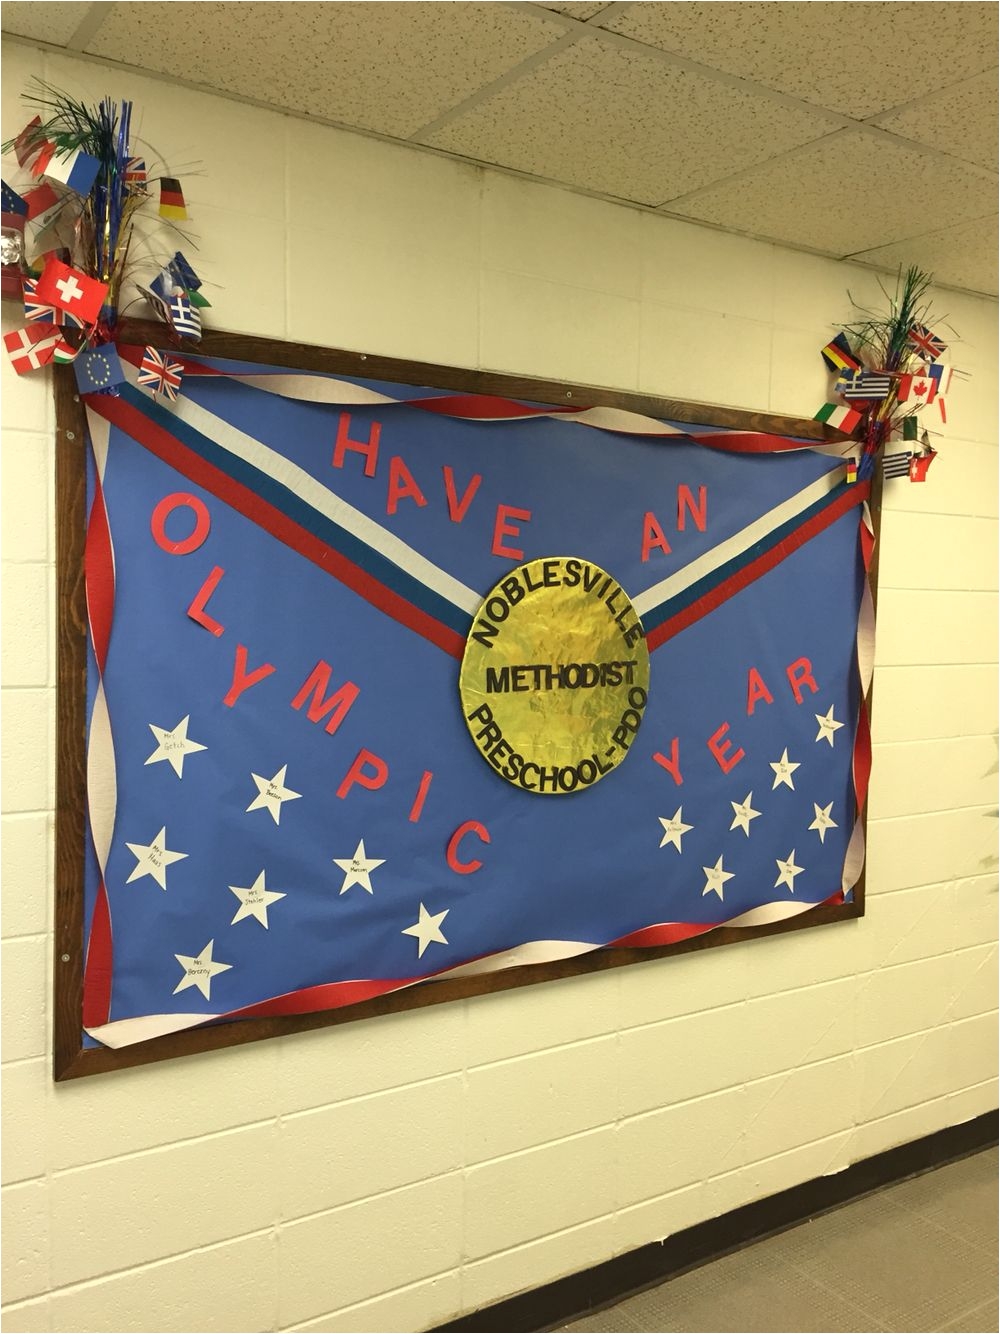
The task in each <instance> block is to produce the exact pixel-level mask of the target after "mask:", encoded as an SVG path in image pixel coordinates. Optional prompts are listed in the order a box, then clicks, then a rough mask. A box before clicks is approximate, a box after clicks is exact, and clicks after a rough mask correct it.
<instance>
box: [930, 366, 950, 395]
mask: <svg viewBox="0 0 1000 1334" xmlns="http://www.w3.org/2000/svg"><path fill="white" fill-rule="evenodd" d="M952 370H953V367H951V366H946V365H945V364H944V362H943V361H933V362H931V364H930V365H929V366H928V367H927V377H928V379H930V380H934V381H935V383H936V384H937V391H938V393H939V394H946V393H947V392H948V390H949V389H950V388H951V375H952Z"/></svg>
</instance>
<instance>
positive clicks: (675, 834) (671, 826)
mask: <svg viewBox="0 0 1000 1334" xmlns="http://www.w3.org/2000/svg"><path fill="white" fill-rule="evenodd" d="M683 809H684V807H683V806H678V807H677V810H676V811H675V812H674V814H673V815H672V816H671V817H670V819H669V820H668V819H666V818H665V817H664V816H662V815H659V816H657V819H658V820H659V822H660V824H661V825H663V837H662V838H661V839H660V847H661V848H665V847H666V846H667V844H668V843H672V844H673V845H674V847H675V848H676V849H677V851H678V852H683V851H684V849H683V848H682V847H681V839H682V838H683V837H684V835H685V834H686V833H687V832H688V830H689V829H693V828H694V825H693V824H685V823H684V821H683V820H682V819H681V811H682V810H683Z"/></svg>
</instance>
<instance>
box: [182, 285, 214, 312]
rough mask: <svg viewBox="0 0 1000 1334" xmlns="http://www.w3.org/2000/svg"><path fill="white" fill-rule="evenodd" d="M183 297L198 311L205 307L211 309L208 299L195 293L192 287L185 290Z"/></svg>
mask: <svg viewBox="0 0 1000 1334" xmlns="http://www.w3.org/2000/svg"><path fill="white" fill-rule="evenodd" d="M184 295H185V296H186V297H187V299H188V300H189V301H190V302H191V304H192V306H197V307H198V309H199V310H203V309H204V308H205V306H209V307H211V305H212V303H211V301H209V299H208V297H205V296H202V294H201V293H200V292H198V291H196V290H195V288H193V287H189V288H187V289H186V290H185V292H184Z"/></svg>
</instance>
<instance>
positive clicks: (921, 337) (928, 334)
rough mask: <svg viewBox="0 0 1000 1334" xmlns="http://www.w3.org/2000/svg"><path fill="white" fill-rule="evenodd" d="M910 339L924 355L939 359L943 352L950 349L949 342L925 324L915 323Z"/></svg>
mask: <svg viewBox="0 0 1000 1334" xmlns="http://www.w3.org/2000/svg"><path fill="white" fill-rule="evenodd" d="M909 341H910V342H911V343H912V344H913V346H914V347H915V348H916V349H917V351H918V352H919V353H920V355H921V356H922V357H927V358H928V359H929V360H930V361H937V359H938V357H939V356H940V355H941V353H942V352H946V351H947V350H948V344H947V343H946V342H945V341H944V340H943V339H941V338H939V337H938V336H937V334H936V333H933V332H932V331H931V330H930V329H928V328H927V326H926V325H925V324H915V325H914V326H913V328H912V329H911V330H910V333H909Z"/></svg>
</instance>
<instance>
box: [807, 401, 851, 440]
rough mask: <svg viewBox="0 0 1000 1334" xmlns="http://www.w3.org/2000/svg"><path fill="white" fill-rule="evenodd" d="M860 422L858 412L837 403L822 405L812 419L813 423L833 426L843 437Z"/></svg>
mask: <svg viewBox="0 0 1000 1334" xmlns="http://www.w3.org/2000/svg"><path fill="white" fill-rule="evenodd" d="M860 420H861V413H860V412H857V411H855V409H854V408H849V407H846V406H844V405H842V404H839V403H824V404H823V406H822V407H821V408H820V410H819V412H817V413H816V416H815V417H814V418H813V421H817V422H826V424H827V426H833V427H835V428H836V429H837V430H838V431H843V432H844V434H845V435H847V434H848V433H849V432H851V431H853V430H854V428H855V426H857V424H858V422H859V421H860Z"/></svg>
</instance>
